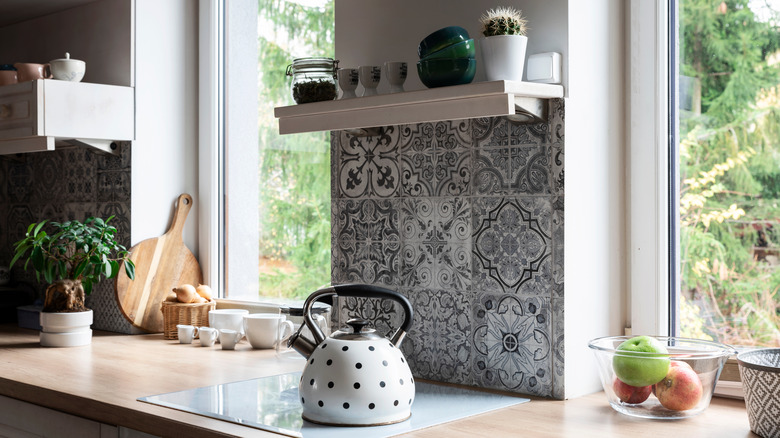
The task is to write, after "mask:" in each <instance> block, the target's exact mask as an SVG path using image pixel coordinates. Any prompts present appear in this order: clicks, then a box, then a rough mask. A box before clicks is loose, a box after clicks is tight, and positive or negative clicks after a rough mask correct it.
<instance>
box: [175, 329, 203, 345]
mask: <svg viewBox="0 0 780 438" xmlns="http://www.w3.org/2000/svg"><path fill="white" fill-rule="evenodd" d="M176 328H177V329H178V331H179V343H180V344H192V339H193V338H195V336H197V335H198V328H197V327H194V326H191V325H186V324H178V325H177V326H176Z"/></svg>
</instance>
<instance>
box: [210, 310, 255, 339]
mask: <svg viewBox="0 0 780 438" xmlns="http://www.w3.org/2000/svg"><path fill="white" fill-rule="evenodd" d="M247 314H249V311H248V310H246V309H217V310H211V311H209V326H210V327H214V328H215V329H217V330H222V329H230V330H235V331H237V332H240V333H241V334H242V335H243V334H244V315H247ZM220 342H222V340H221V338H220Z"/></svg>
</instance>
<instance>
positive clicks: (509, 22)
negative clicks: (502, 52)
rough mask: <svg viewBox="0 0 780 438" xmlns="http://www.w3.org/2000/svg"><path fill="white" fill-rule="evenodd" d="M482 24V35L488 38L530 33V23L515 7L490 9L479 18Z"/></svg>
mask: <svg viewBox="0 0 780 438" xmlns="http://www.w3.org/2000/svg"><path fill="white" fill-rule="evenodd" d="M479 22H480V24H482V33H483V34H484V35H485V36H486V37H489V36H494V35H523V36H525V34H526V32H527V31H528V26H527V24H528V21H526V19H525V18H524V17H523V15H522V11H518V10H517V9H515V8H513V7H511V6H510V7H498V8H495V9H490V10H488V11H487V12H485V13H484V14H482V16H481V17H480V18H479Z"/></svg>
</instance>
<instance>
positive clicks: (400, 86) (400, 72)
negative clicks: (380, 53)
mask: <svg viewBox="0 0 780 438" xmlns="http://www.w3.org/2000/svg"><path fill="white" fill-rule="evenodd" d="M407 73H408V66H407V64H406V63H405V62H400V61H398V62H396V61H393V62H385V76H386V77H387V82H389V83H390V92H391V93H402V92H403V91H404V82H406V75H407Z"/></svg>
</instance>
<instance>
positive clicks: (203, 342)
mask: <svg viewBox="0 0 780 438" xmlns="http://www.w3.org/2000/svg"><path fill="white" fill-rule="evenodd" d="M198 334H199V336H200V346H201V347H211V346H212V345H214V342H216V341H217V336H219V330H217V329H215V328H213V327H200V328H198Z"/></svg>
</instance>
